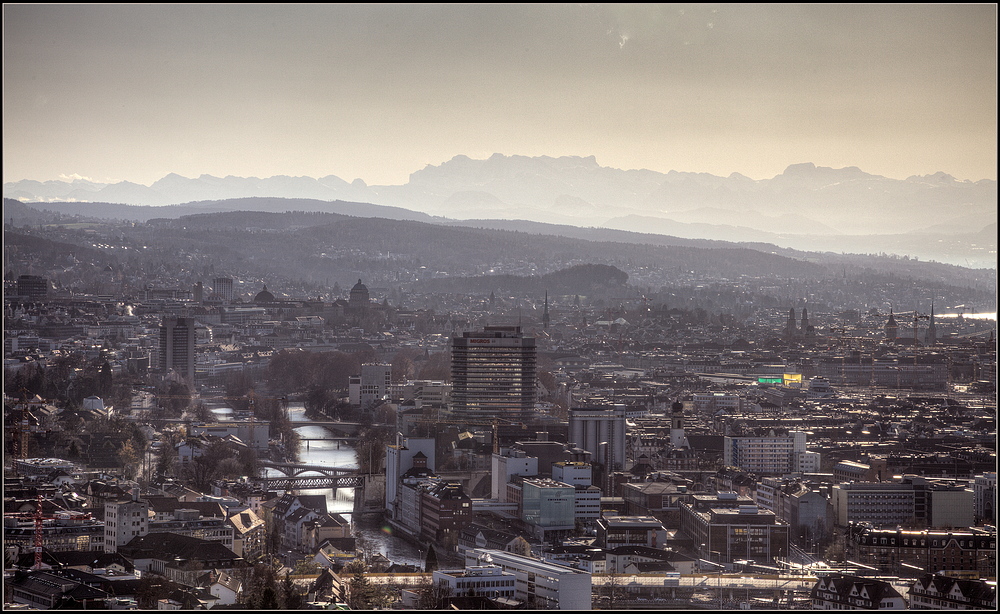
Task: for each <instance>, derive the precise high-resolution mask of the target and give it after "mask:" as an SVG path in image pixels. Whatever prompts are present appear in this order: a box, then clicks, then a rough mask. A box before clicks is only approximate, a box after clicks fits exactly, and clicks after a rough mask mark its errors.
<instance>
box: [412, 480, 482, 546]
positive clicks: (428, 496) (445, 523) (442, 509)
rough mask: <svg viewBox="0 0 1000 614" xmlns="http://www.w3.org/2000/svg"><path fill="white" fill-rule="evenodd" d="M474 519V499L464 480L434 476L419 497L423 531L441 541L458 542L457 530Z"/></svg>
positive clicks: (423, 533) (434, 540) (421, 529)
mask: <svg viewBox="0 0 1000 614" xmlns="http://www.w3.org/2000/svg"><path fill="white" fill-rule="evenodd" d="M471 521H472V499H471V498H469V495H467V494H466V492H465V489H464V488H462V483H461V482H449V481H445V480H435V481H433V482H432V483H427V484H426V485H425V486H424V488H422V491H421V497H420V535H422V536H423V537H424V538H425V539H427V540H430V541H433V542H436V543H439V544H440V543H442V540H445V539H446V537H447V538H448V539H453V543H451V542H448V545H454V544H457V543H458V533H459V531H461V530H462V529H463V528H464V527H465V526H467V525H468V524H469V522H471Z"/></svg>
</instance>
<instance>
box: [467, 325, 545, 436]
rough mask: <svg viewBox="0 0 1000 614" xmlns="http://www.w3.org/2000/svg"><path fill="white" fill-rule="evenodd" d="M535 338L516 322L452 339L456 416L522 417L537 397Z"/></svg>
mask: <svg viewBox="0 0 1000 614" xmlns="http://www.w3.org/2000/svg"><path fill="white" fill-rule="evenodd" d="M535 380H536V357H535V338H534V337H526V336H524V335H523V334H522V333H521V327H520V326H486V327H485V328H484V329H483V330H482V331H478V332H464V333H462V336H460V337H459V336H455V337H452V340H451V381H452V390H451V411H452V413H453V414H454V415H455V417H456V418H460V419H463V418H464V419H474V420H494V419H504V420H512V421H515V422H520V421H525V420H528V419H530V418H531V417H532V416H533V415H534V410H535V401H536V392H535V390H536V381H535Z"/></svg>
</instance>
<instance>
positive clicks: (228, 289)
mask: <svg viewBox="0 0 1000 614" xmlns="http://www.w3.org/2000/svg"><path fill="white" fill-rule="evenodd" d="M212 293H213V294H215V295H216V296H217V297H218V298H219V299H221V300H222V301H224V302H226V303H231V302H232V301H233V279H232V278H231V277H216V278H215V279H213V280H212Z"/></svg>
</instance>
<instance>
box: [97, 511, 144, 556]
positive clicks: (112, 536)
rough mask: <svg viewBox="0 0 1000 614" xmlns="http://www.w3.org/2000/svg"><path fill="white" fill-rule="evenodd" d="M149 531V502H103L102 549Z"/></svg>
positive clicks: (115, 548)
mask: <svg viewBox="0 0 1000 614" xmlns="http://www.w3.org/2000/svg"><path fill="white" fill-rule="evenodd" d="M148 532H149V503H147V502H145V501H132V500H125V501H108V502H107V503H105V504H104V551H105V552H118V548H119V547H121V546H124V545H125V544H127V543H129V542H130V541H132V539H133V538H135V537H137V536H142V535H145V534H146V533H148Z"/></svg>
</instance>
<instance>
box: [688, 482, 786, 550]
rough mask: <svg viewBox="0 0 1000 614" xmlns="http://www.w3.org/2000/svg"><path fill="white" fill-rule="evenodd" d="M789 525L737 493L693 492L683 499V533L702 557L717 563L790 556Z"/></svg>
mask: <svg viewBox="0 0 1000 614" xmlns="http://www.w3.org/2000/svg"><path fill="white" fill-rule="evenodd" d="M788 529H789V527H788V525H787V524H784V523H781V522H779V521H778V519H777V517H776V516H775V514H774V512H771V511H768V510H765V509H761V508H760V507H758V506H757V505H756V504H754V503H753V501H752V500H751V499H750V498H749V497H741V496H738V495H737V494H736V493H719V494H718V495H714V496H713V495H693V496H692V500H691V502H690V503H688V502H682V503H681V511H680V532H681V533H683V534H685V535H687V536H688V537H690V538H691V539H692V540H693V541H694V543H695V547H696V548H697V549H698V553H699V555H700V556H701V557H702V558H706V559H709V560H711V561H713V562H716V563H731V562H733V561H736V560H750V561H756V562H758V563H764V564H767V565H770V564H772V562H773V561H774V557H784V556H788V540H789V534H788Z"/></svg>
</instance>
